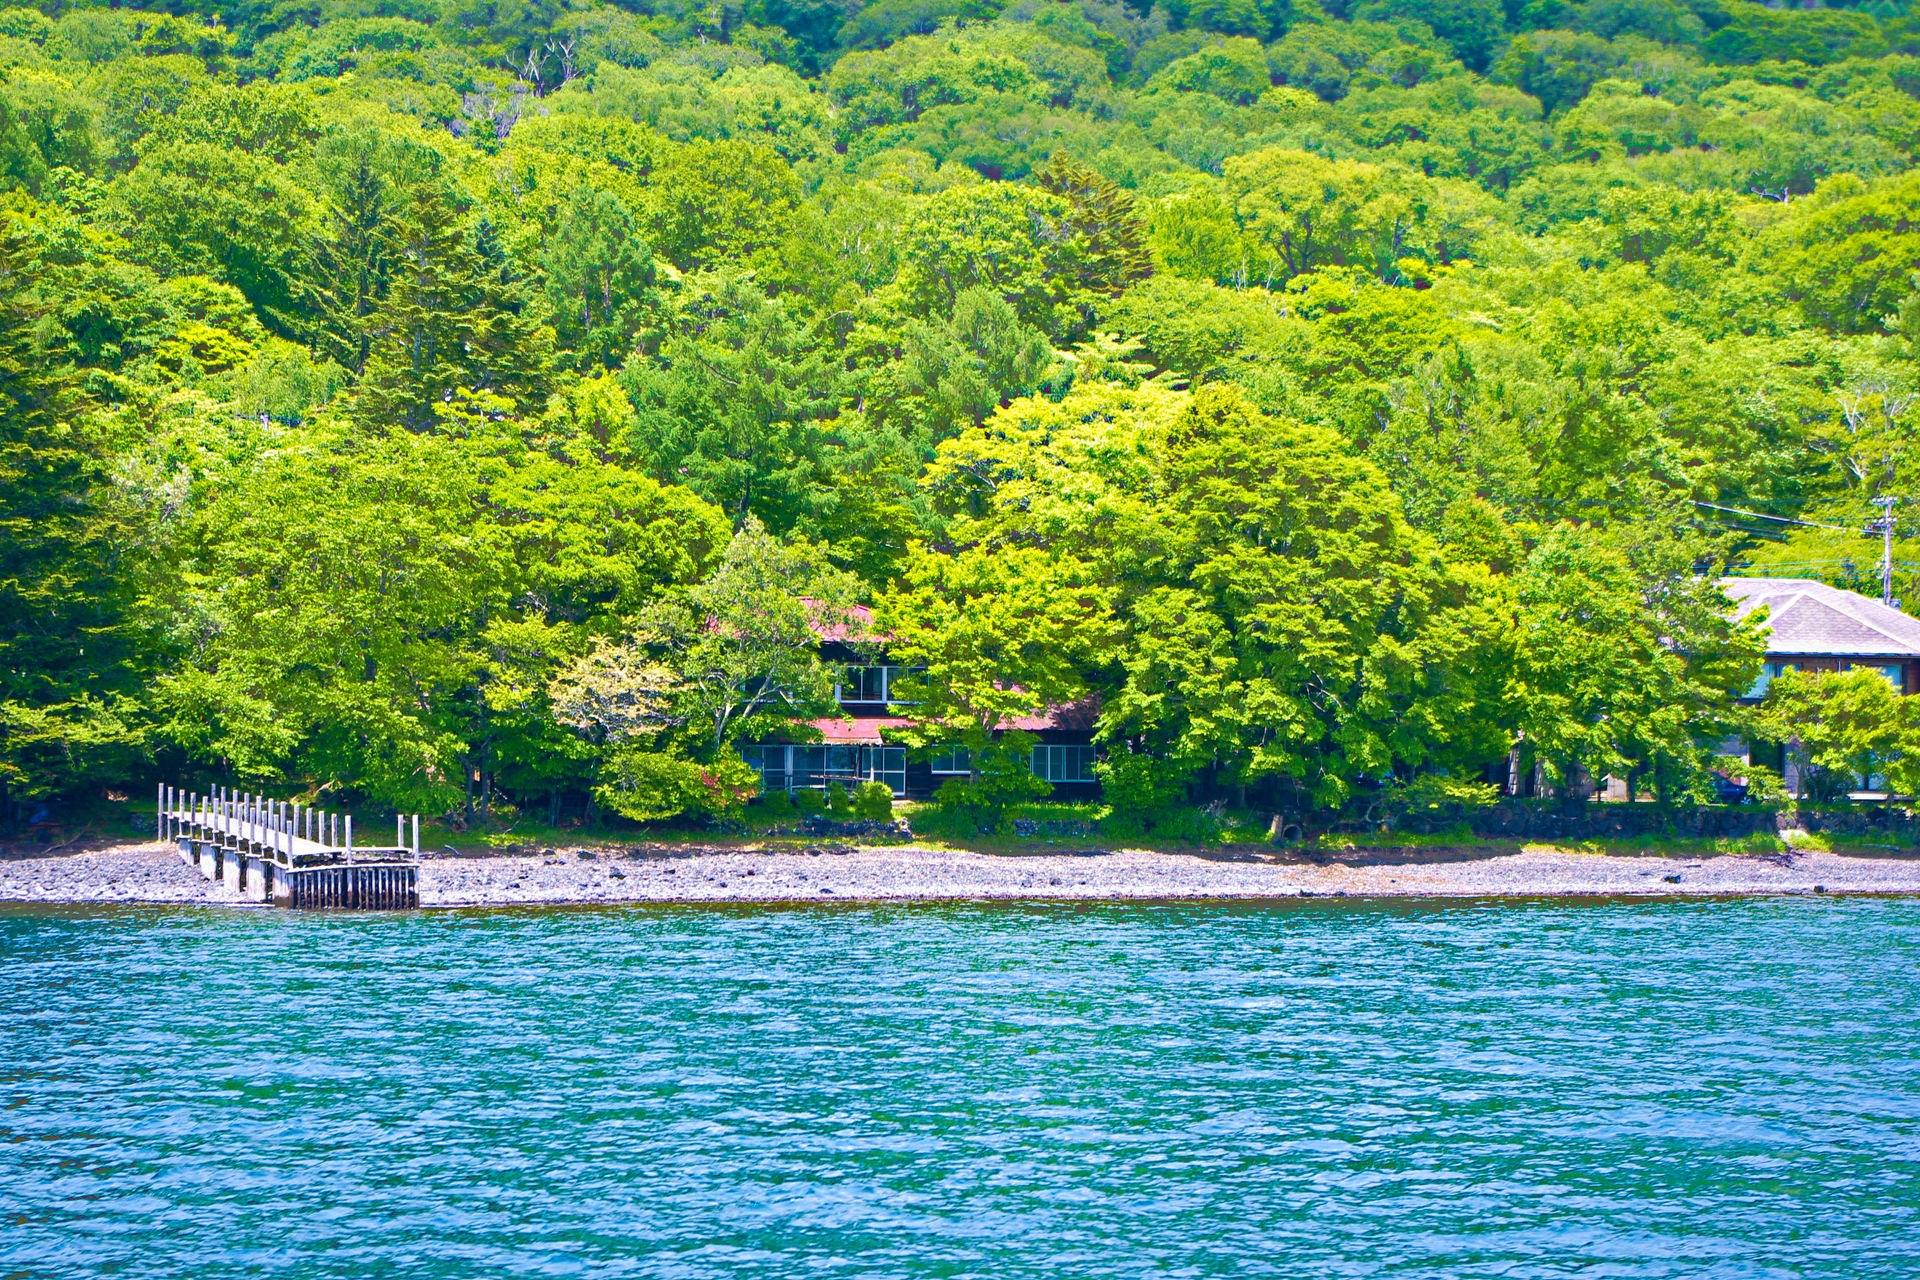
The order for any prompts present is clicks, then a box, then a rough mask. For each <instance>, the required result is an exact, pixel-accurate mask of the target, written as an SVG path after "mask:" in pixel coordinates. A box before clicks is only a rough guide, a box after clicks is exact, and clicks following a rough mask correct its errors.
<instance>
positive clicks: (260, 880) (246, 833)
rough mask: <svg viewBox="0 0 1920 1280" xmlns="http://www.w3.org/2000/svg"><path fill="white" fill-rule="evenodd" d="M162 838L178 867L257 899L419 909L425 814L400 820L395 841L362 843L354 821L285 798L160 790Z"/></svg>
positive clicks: (317, 905)
mask: <svg viewBox="0 0 1920 1280" xmlns="http://www.w3.org/2000/svg"><path fill="white" fill-rule="evenodd" d="M158 800H159V805H158V811H159V834H160V839H161V840H162V841H171V842H177V843H178V844H179V847H180V858H181V861H183V862H186V863H187V864H188V865H190V866H198V867H199V868H200V873H201V874H202V875H204V876H206V877H207V879H209V880H216V881H219V882H221V883H224V884H225V885H226V886H227V887H228V888H229V889H231V890H233V891H234V892H235V893H238V894H240V895H241V896H243V897H246V898H251V899H252V900H253V901H255V902H270V903H273V904H274V905H276V906H282V907H307V908H328V907H331V908H344V909H348V910H373V911H378V910H405V909H408V908H413V907H418V906H419V905H420V815H419V814H414V815H412V830H411V832H410V833H409V831H408V818H407V816H406V815H401V816H399V817H397V818H395V820H394V823H395V829H394V842H393V843H392V844H390V845H382V844H376V845H365V844H356V843H355V842H354V835H353V817H352V815H350V814H339V813H333V812H329V811H326V810H322V809H315V808H312V807H310V806H307V805H299V804H294V803H292V802H291V801H286V800H273V799H269V798H267V797H265V796H257V795H247V794H241V793H236V792H233V791H230V790H228V789H227V788H224V787H220V788H216V789H215V790H213V791H212V792H207V793H201V792H194V791H184V790H181V789H180V788H177V787H170V786H167V785H165V784H162V785H161V786H160V789H159V796H158Z"/></svg>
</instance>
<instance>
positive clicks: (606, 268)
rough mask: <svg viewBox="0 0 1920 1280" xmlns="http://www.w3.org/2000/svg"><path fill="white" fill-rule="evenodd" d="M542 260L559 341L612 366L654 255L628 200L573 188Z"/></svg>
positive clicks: (627, 337) (633, 327)
mask: <svg viewBox="0 0 1920 1280" xmlns="http://www.w3.org/2000/svg"><path fill="white" fill-rule="evenodd" d="M540 265H541V267H542V268H543V269H544V270H545V273H546V282H547V296H548V299H549V300H550V302H551V303H552V307H553V312H552V314H553V321H554V328H555V330H556V331H557V333H558V334H559V337H560V341H561V342H562V344H564V345H565V346H567V347H569V348H571V349H574V350H577V351H579V352H581V353H582V354H583V355H585V356H586V357H587V358H589V359H597V360H599V361H600V362H601V363H604V364H606V365H608V366H613V365H617V364H618V363H619V362H620V361H621V359H622V358H623V357H624V356H625V355H626V353H627V349H628V348H629V346H630V345H631V343H632V341H633V336H634V334H635V332H636V331H637V330H638V329H639V327H640V324H641V322H642V320H643V318H644V308H643V300H644V298H645V297H646V295H647V293H648V292H649V291H650V290H651V288H652V286H653V256H652V254H650V253H649V252H648V251H647V245H646V242H645V241H644V240H642V239H640V236H639V233H638V230H637V228H636V226H635V223H634V219H633V215H632V214H631V213H629V212H628V211H627V207H626V205H624V204H622V203H621V202H620V198H619V197H618V196H616V195H614V194H613V193H612V192H610V191H598V190H595V189H593V188H591V187H587V186H584V185H583V186H579V187H576V188H574V190H573V192H572V194H571V195H569V196H568V197H567V203H566V207H565V209H564V210H563V211H562V213H561V215H560V223H559V226H558V227H557V228H556V229H555V232H554V235H553V239H552V240H551V241H550V242H549V244H548V246H547V249H546V251H545V252H544V253H543V254H542V255H541V262H540Z"/></svg>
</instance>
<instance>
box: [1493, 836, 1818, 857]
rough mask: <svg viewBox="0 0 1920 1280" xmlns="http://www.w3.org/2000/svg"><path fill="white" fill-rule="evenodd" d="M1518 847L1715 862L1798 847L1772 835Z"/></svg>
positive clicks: (1632, 838)
mask: <svg viewBox="0 0 1920 1280" xmlns="http://www.w3.org/2000/svg"><path fill="white" fill-rule="evenodd" d="M1518 843H1520V844H1522V845H1524V846H1525V847H1526V848H1529V849H1555V850H1558V851H1560V852H1562V853H1591V854H1600V855H1603V856H1606V857H1613V858H1634V857H1640V858H1712V857H1721V856H1724V855H1728V854H1764V853H1786V852H1787V851H1788V850H1789V849H1790V848H1792V847H1794V846H1791V845H1789V844H1788V843H1787V842H1786V841H1785V840H1782V839H1781V838H1780V837H1779V836H1777V835H1774V834H1772V833H1771V832H1755V833H1754V834H1752V835H1746V836H1672V837H1669V836H1614V837H1607V838H1605V839H1599V840H1523V841H1520V842H1518ZM1802 847H1804V846H1802Z"/></svg>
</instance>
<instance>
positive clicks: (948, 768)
mask: <svg viewBox="0 0 1920 1280" xmlns="http://www.w3.org/2000/svg"><path fill="white" fill-rule="evenodd" d="M933 771H934V772H935V773H972V772H973V763H972V759H971V757H970V756H969V755H968V753H967V749H966V748H965V747H955V746H945V747H941V748H940V749H938V750H937V751H935V752H934V753H933Z"/></svg>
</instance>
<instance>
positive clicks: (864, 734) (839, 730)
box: [811, 698, 1100, 746]
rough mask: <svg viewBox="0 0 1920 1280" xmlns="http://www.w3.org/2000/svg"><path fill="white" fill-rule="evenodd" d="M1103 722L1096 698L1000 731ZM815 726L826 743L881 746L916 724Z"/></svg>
mask: <svg viewBox="0 0 1920 1280" xmlns="http://www.w3.org/2000/svg"><path fill="white" fill-rule="evenodd" d="M1099 718H1100V704H1099V703H1098V702H1097V701H1096V700H1094V699H1093V698H1082V699H1081V700H1080V701H1078V702H1069V703H1067V704H1065V705H1064V706H1058V707H1048V708H1047V709H1046V710H1045V711H1042V712H1041V713H1040V714H1039V715H1035V716H1021V717H1020V718H1019V719H1017V720H1014V721H1012V722H1011V723H1008V724H1004V725H1002V726H1000V727H1001V728H1003V729H1019V730H1022V731H1024V732H1026V733H1039V732H1041V731H1043V730H1046V729H1092V728H1093V727H1094V725H1095V724H1096V723H1097V722H1098V721H1099ZM811 723H812V725H813V727H814V728H816V729H818V730H819V731H820V737H821V740H822V741H824V742H837V743H861V744H865V745H868V746H878V745H879V744H880V743H881V742H883V741H884V739H883V738H882V736H881V732H880V731H881V730H883V729H900V728H904V727H905V726H907V725H909V724H912V723H913V722H912V721H911V720H908V719H907V718H906V717H904V716H852V717H844V716H834V717H832V718H830V719H822V720H815V721H812V722H811Z"/></svg>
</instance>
